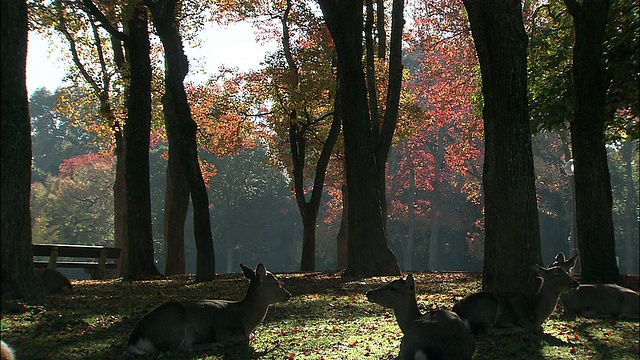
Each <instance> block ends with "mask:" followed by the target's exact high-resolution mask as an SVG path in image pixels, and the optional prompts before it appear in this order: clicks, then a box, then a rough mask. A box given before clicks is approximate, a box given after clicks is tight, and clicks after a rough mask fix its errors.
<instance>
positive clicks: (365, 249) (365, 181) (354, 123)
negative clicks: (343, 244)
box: [319, 0, 400, 276]
mask: <svg viewBox="0 0 640 360" xmlns="http://www.w3.org/2000/svg"><path fill="white" fill-rule="evenodd" d="M319 3H320V7H321V8H322V12H323V14H324V18H325V22H326V24H327V27H328V28H329V31H330V32H331V36H332V37H333V40H334V42H335V44H336V52H337V55H338V68H339V69H340V71H339V73H338V81H339V82H340V85H341V87H342V89H341V90H342V91H341V99H342V101H343V103H344V104H349V106H348V107H345V108H344V111H343V113H342V115H343V118H342V121H343V133H344V144H345V163H346V176H347V184H348V186H349V210H348V216H349V228H348V229H349V230H348V231H349V239H348V251H347V252H348V256H347V257H348V258H347V268H346V269H345V271H344V275H346V276H377V275H398V274H400V269H399V268H398V263H397V261H396V258H395V255H394V254H393V253H392V252H391V250H389V247H388V246H387V241H386V236H385V226H384V222H385V219H384V217H383V206H384V204H383V203H382V202H381V199H382V198H383V195H382V194H380V187H379V184H380V180H379V179H378V176H379V174H378V171H377V169H378V164H377V163H376V156H375V144H374V143H373V137H372V133H371V128H370V124H371V118H370V117H369V109H368V106H367V103H368V102H367V88H366V85H365V77H364V73H363V71H362V62H361V59H362V30H363V27H362V20H363V16H362V5H363V4H362V1H361V0H360V1H348V2H340V3H339V4H338V3H337V2H336V1H334V0H320V1H319Z"/></svg>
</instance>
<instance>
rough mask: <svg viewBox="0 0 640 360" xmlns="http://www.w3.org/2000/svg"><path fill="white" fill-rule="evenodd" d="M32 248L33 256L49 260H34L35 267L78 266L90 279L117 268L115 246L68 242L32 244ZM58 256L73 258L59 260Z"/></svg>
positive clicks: (117, 256)
mask: <svg viewBox="0 0 640 360" xmlns="http://www.w3.org/2000/svg"><path fill="white" fill-rule="evenodd" d="M32 248H33V256H34V257H37V256H42V257H49V261H41V260H34V261H33V264H34V266H35V267H36V268H50V269H55V268H57V267H60V268H80V269H84V270H85V271H86V272H87V273H89V274H91V278H92V279H104V276H105V270H107V269H117V268H118V264H117V263H116V260H117V259H118V258H120V251H121V249H119V248H115V247H107V246H88V245H68V244H32ZM59 258H74V259H73V260H71V259H69V260H64V261H59V260H58V259H59ZM79 258H84V259H86V260H82V261H81V260H78V259H79Z"/></svg>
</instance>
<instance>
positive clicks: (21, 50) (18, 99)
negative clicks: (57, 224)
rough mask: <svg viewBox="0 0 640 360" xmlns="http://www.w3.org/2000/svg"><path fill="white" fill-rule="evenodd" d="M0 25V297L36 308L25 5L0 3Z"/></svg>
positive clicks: (15, 0)
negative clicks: (29, 303) (21, 300)
mask: <svg viewBox="0 0 640 360" xmlns="http://www.w3.org/2000/svg"><path fill="white" fill-rule="evenodd" d="M0 9H1V11H2V17H1V19H2V24H0V29H1V30H0V37H1V38H2V45H1V47H0V49H1V54H0V69H1V75H2V76H1V80H0V87H1V89H2V90H1V91H0V101H1V107H0V118H1V119H2V120H1V121H0V123H1V128H0V133H1V135H0V139H1V143H0V144H1V145H0V151H1V154H0V174H1V175H0V177H1V181H0V182H1V183H2V188H1V190H0V192H1V196H0V207H1V208H0V221H1V223H0V239H2V240H1V242H0V244H1V247H2V252H1V255H0V256H1V259H2V262H1V265H0V266H1V267H0V280H1V281H2V297H3V298H4V297H5V296H9V297H14V298H21V299H24V300H26V301H29V302H32V303H41V302H42V301H43V300H44V299H43V296H44V288H43V287H42V286H40V283H39V281H38V280H37V276H36V273H35V271H34V268H33V253H32V250H31V212H30V209H29V200H30V186H31V139H30V136H31V126H30V123H29V102H28V100H27V85H26V65H27V4H26V1H24V0H8V1H3V2H2V7H1V8H0Z"/></svg>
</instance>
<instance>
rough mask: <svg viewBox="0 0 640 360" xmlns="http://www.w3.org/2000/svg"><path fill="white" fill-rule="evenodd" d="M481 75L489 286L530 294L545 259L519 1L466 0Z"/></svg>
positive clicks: (486, 278)
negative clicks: (536, 270) (537, 267)
mask: <svg viewBox="0 0 640 360" xmlns="http://www.w3.org/2000/svg"><path fill="white" fill-rule="evenodd" d="M464 5H465V8H466V9H467V13H468V14H469V21H470V24H471V31H472V35H473V39H474V41H475V45H476V50H477V54H478V59H479V62H480V70H481V74H482V93H483V96H484V108H483V116H484V131H485V162H484V169H483V178H482V184H483V188H484V200H485V252H484V259H485V261H484V270H483V288H484V289H485V290H489V291H495V292H515V293H529V292H531V291H533V290H534V289H535V287H536V285H537V281H536V280H535V277H534V276H533V274H532V272H531V271H528V270H527V264H533V263H537V264H542V258H541V254H540V229H539V223H538V211H537V208H536V190H535V183H534V180H535V178H534V170H533V155H532V146H531V131H530V128H529V116H528V108H527V52H526V51H527V34H526V32H525V30H524V26H523V23H522V6H521V3H520V1H518V0H509V1H503V0H464Z"/></svg>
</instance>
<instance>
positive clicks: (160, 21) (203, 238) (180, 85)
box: [147, 0, 216, 281]
mask: <svg viewBox="0 0 640 360" xmlns="http://www.w3.org/2000/svg"><path fill="white" fill-rule="evenodd" d="M147 4H148V6H149V9H150V10H151V13H152V15H153V19H154V25H155V27H156V30H157V31H158V36H159V37H160V40H161V41H162V45H163V47H164V53H165V90H166V93H165V95H164V97H163V111H164V113H165V119H166V120H167V121H168V122H173V121H175V125H174V126H172V128H173V130H174V133H175V132H177V134H176V140H177V142H174V143H173V144H172V145H173V146H176V145H177V151H176V153H177V154H178V156H179V161H180V166H181V167H182V171H183V174H184V175H185V178H186V181H187V184H188V186H189V192H190V193H191V203H192V204H193V228H194V235H195V241H196V249H197V260H196V281H209V280H213V279H214V278H215V274H216V273H215V254H214V249H213V237H212V236H211V219H210V217H209V195H208V193H207V188H206V186H205V183H204V179H203V177H202V171H201V169H200V163H199V161H198V146H197V140H196V132H197V125H196V123H195V121H193V118H192V117H191V108H190V107H189V102H188V100H187V94H186V92H185V90H184V78H185V76H186V75H187V73H188V72H189V63H188V60H187V57H186V55H185V54H184V49H183V47H182V38H181V37H180V32H179V31H178V23H177V19H176V15H175V11H176V6H177V2H176V1H175V0H164V1H147ZM175 130H177V131H175ZM170 146H171V145H170ZM172 180H173V181H179V180H180V177H177V178H173V179H172ZM176 185H177V184H176ZM183 194H184V193H183ZM174 195H176V196H178V197H177V198H176V201H177V202H178V203H177V204H176V206H177V207H180V206H184V201H183V200H182V202H181V199H180V198H179V195H180V190H178V192H177V193H175V194H174ZM178 210H182V209H178ZM177 212H178V213H179V215H180V216H182V215H181V213H180V211H177ZM175 221H176V222H177V221H182V226H183V225H184V219H179V218H176V219H175ZM176 231H178V230H176ZM178 245H180V244H178ZM178 247H179V246H174V247H173V250H174V251H178V253H175V254H173V255H175V256H178V257H184V246H182V247H180V249H178ZM167 256H172V254H170V253H167ZM183 271H184V270H183Z"/></svg>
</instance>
